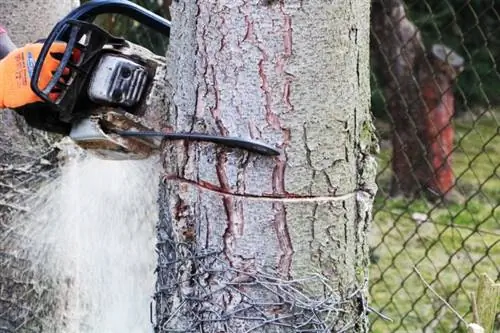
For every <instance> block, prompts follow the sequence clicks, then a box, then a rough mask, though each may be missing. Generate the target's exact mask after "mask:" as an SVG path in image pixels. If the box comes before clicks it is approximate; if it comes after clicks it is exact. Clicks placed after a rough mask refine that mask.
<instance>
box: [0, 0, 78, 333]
mask: <svg viewBox="0 0 500 333" xmlns="http://www.w3.org/2000/svg"><path fill="white" fill-rule="evenodd" d="M76 5H78V1H75V0H57V1H43V0H29V1H28V0H23V1H20V0H5V1H1V2H0V23H1V24H3V25H4V26H5V27H6V28H7V29H8V31H9V34H10V36H11V38H12V40H13V41H14V43H15V44H16V45H17V46H22V45H24V44H26V43H28V42H34V41H36V40H38V39H41V38H44V37H47V35H48V33H49V32H50V31H51V30H52V27H53V25H55V24H56V22H57V21H58V20H59V19H60V18H61V17H62V16H64V15H66V14H67V13H68V12H69V11H70V10H71V8H73V7H75V6H76ZM0 116H1V121H0V170H1V172H0V193H1V200H0V239H1V240H2V241H1V242H0V272H1V273H0V332H14V331H15V332H33V331H37V332H39V331H43V332H49V331H51V324H52V323H51V315H53V313H54V311H55V308H54V307H55V293H56V291H55V290H54V289H53V288H51V287H50V285H48V283H47V282H46V281H43V278H40V277H39V276H38V277H36V276H34V274H35V272H34V271H33V270H32V268H33V264H32V263H30V262H29V261H28V260H27V258H26V256H25V253H24V252H23V250H22V247H16V245H15V244H23V242H29V241H30V240H29V239H28V238H26V237H27V236H28V235H19V234H16V233H15V232H10V231H9V232H8V233H7V231H8V230H9V229H10V227H11V223H12V218H13V216H17V215H19V214H23V213H25V212H27V210H28V208H27V207H25V203H26V201H27V200H28V199H29V198H30V196H31V195H32V194H33V193H35V191H34V188H36V187H37V184H39V183H40V182H41V181H43V180H44V179H45V178H46V177H50V176H51V174H53V173H54V172H56V168H55V163H56V156H57V149H56V148H55V147H53V146H52V143H53V142H54V137H52V136H50V135H47V134H45V133H43V132H40V131H34V130H33V129H31V128H29V127H28V126H27V125H26V123H25V122H24V120H23V119H22V118H21V117H19V116H17V115H16V114H15V113H14V112H12V111H10V110H2V111H1V114H0ZM28 237H29V236H28Z"/></svg>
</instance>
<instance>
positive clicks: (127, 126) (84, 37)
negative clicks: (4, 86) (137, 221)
mask: <svg viewBox="0 0 500 333" xmlns="http://www.w3.org/2000/svg"><path fill="white" fill-rule="evenodd" d="M99 14H122V15H125V16H128V17H129V18H132V19H134V20H136V21H138V22H139V23H140V24H143V25H146V26H148V27H150V28H152V29H153V30H155V31H157V32H159V33H161V34H163V35H164V36H165V38H168V37H169V34H170V22H169V21H167V20H165V19H164V18H162V17H160V16H158V15H156V14H154V13H152V12H150V11H147V10H146V9H144V8H143V7H141V6H139V5H137V4H134V3H132V2H130V1H126V0H93V1H89V2H87V3H85V4H84V5H82V6H80V7H78V8H76V9H74V10H73V11H72V12H71V13H69V14H68V15H67V16H66V17H65V18H64V19H62V20H61V21H60V22H59V23H57V25H56V26H55V27H54V28H53V30H52V32H51V33H50V35H49V36H48V38H47V39H46V40H45V42H44V45H43V47H42V50H41V52H40V56H39V58H38V59H37V62H36V64H35V67H34V70H33V76H32V79H31V88H32V90H33V91H34V92H35V94H37V95H38V96H39V97H40V98H41V99H42V100H43V101H44V102H45V103H47V104H49V105H50V106H51V108H52V109H53V110H55V111H56V113H57V115H58V118H59V121H60V122H62V123H64V124H69V125H70V126H67V127H70V128H71V130H70V131H69V133H67V134H68V135H69V137H70V138H71V139H72V140H73V141H74V142H75V143H76V144H77V145H79V146H80V147H81V148H83V149H84V150H87V151H91V152H93V153H94V154H96V155H97V156H99V157H100V158H103V159H113V160H125V159H144V158H147V157H149V156H151V155H152V154H155V153H157V152H158V151H159V148H160V144H161V142H162V140H188V141H205V142H212V143H215V144H221V145H225V146H228V147H233V148H239V149H244V150H247V151H250V152H254V153H259V154H263V155H269V156H273V155H279V154H280V152H279V151H278V150H277V149H275V148H273V147H270V146H268V145H265V144H262V143H259V142H256V141H253V140H245V139H242V138H232V137H224V136H217V135H208V134H197V133H161V132H160V130H159V128H158V126H159V120H160V115H159V114H158V113H159V111H155V110H151V108H148V105H150V103H149V102H150V99H151V98H155V95H156V94H158V93H159V92H160V90H161V88H162V87H159V85H160V84H161V83H160V82H161V80H162V79H163V76H164V73H165V72H166V59H165V57H162V56H159V55H156V54H154V53H153V52H151V51H150V50H149V49H147V48H145V47H143V46H140V45H137V44H134V43H131V42H130V41H128V40H126V39H123V38H119V37H116V36H113V35H111V34H110V33H108V32H107V31H105V30H103V29H101V28H100V27H98V26H97V25H95V24H93V23H92V21H93V20H94V19H95V17H96V16H97V15H99ZM61 41H62V42H65V43H66V44H67V46H66V50H65V51H64V54H63V55H62V56H61V59H60V62H59V65H58V68H57V70H56V71H55V72H54V73H53V76H52V78H51V79H50V81H49V82H48V84H46V85H45V86H40V83H39V81H40V73H41V69H42V65H43V63H44V62H45V60H46V58H47V57H48V56H49V51H50V49H51V46H52V45H53V43H56V42H61ZM67 69H69V70H70V71H69V74H68V70H67ZM56 90H57V95H56V96H57V97H55V98H54V94H53V92H54V91H56ZM47 128H49V126H47Z"/></svg>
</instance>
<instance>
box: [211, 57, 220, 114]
mask: <svg viewBox="0 0 500 333" xmlns="http://www.w3.org/2000/svg"><path fill="white" fill-rule="evenodd" d="M210 69H211V71H212V80H213V89H214V98H215V101H214V107H213V108H211V109H210V112H211V113H212V116H213V117H214V119H215V120H216V121H217V120H219V119H220V109H219V100H220V91H219V83H218V81H217V75H216V74H215V68H214V66H213V65H211V66H210Z"/></svg>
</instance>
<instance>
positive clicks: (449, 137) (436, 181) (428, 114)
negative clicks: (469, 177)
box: [417, 44, 464, 200]
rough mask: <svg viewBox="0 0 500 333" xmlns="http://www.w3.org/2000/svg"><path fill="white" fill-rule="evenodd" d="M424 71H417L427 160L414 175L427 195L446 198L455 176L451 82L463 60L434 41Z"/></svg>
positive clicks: (450, 193)
mask: <svg viewBox="0 0 500 333" xmlns="http://www.w3.org/2000/svg"><path fill="white" fill-rule="evenodd" d="M427 60H428V65H429V66H423V68H425V69H427V70H421V71H420V72H419V73H418V75H419V82H420V87H421V91H422V98H423V101H424V104H423V107H424V110H422V112H421V113H422V116H423V117H424V119H425V129H424V131H423V133H425V137H424V138H422V139H423V141H424V142H425V145H426V151H427V157H426V158H427V160H428V163H425V164H422V166H423V168H425V169H424V170H420V172H418V173H417V174H418V175H419V178H420V179H419V180H420V183H421V185H422V187H424V188H426V189H427V192H429V194H430V195H431V196H434V197H439V198H441V199H444V200H447V199H450V198H451V196H453V195H454V193H453V191H452V190H453V188H454V185H455V177H454V174H453V170H452V167H451V159H452V156H451V155H452V151H453V140H454V136H455V133H454V128H453V124H452V119H453V116H454V114H455V97H454V93H453V85H454V83H455V82H456V78H457V76H458V75H459V74H460V73H461V72H462V71H463V65H464V60H463V58H462V57H460V56H459V55H458V54H457V53H455V52H454V51H452V50H451V49H449V48H448V47H446V46H444V45H441V44H435V45H433V46H432V49H431V51H430V52H429V53H428V55H427Z"/></svg>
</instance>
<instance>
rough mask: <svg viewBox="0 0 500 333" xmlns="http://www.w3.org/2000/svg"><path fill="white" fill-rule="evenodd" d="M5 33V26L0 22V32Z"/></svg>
mask: <svg viewBox="0 0 500 333" xmlns="http://www.w3.org/2000/svg"><path fill="white" fill-rule="evenodd" d="M6 33H7V29H5V27H4V26H3V25H1V24H0V34H6Z"/></svg>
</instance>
